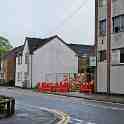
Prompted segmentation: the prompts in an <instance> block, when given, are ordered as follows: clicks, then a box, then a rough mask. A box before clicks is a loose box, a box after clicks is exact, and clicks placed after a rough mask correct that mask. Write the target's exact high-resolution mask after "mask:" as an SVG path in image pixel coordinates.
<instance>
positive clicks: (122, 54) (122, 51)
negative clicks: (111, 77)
mask: <svg viewBox="0 0 124 124" xmlns="http://www.w3.org/2000/svg"><path fill="white" fill-rule="evenodd" d="M120 63H124V48H123V49H120Z"/></svg>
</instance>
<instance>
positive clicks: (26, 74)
mask: <svg viewBox="0 0 124 124" xmlns="http://www.w3.org/2000/svg"><path fill="white" fill-rule="evenodd" d="M27 77H28V73H27V72H24V80H27Z"/></svg>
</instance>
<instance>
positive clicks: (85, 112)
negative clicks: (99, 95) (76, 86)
mask: <svg viewBox="0 0 124 124" xmlns="http://www.w3.org/2000/svg"><path fill="white" fill-rule="evenodd" d="M0 94H1V95H2V94H4V95H9V96H14V97H15V99H16V105H17V106H18V105H19V106H23V107H24V108H29V109H32V110H33V111H39V110H40V107H46V108H50V109H56V110H60V111H63V112H66V113H68V115H69V116H70V124H124V105H121V104H112V103H103V102H94V101H89V100H84V99H79V98H71V97H66V96H56V95H50V94H42V93H37V92H33V91H31V90H23V89H19V88H10V89H7V88H4V87H0ZM22 116H23V115H22ZM26 116H28V115H26ZM0 122H1V121H0ZM0 124H3V123H0ZM11 124H12V123H11ZM23 124H24V123H23ZM27 124H28V123H27ZM29 124H32V123H29Z"/></svg>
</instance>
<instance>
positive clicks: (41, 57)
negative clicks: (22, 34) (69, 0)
mask: <svg viewBox="0 0 124 124" xmlns="http://www.w3.org/2000/svg"><path fill="white" fill-rule="evenodd" d="M72 70H73V72H75V73H77V72H78V56H77V54H76V52H75V51H74V50H73V49H71V48H70V47H69V45H67V44H66V43H65V42H64V41H63V40H62V39H61V38H59V37H58V36H53V37H50V38H46V39H39V38H26V39H25V43H24V47H23V50H22V51H20V52H19V53H18V54H17V57H16V78H15V79H16V81H15V82H16V83H15V85H16V86H18V87H24V86H25V87H27V88H31V87H34V86H36V84H37V83H38V82H39V81H41V80H45V74H47V73H68V72H72Z"/></svg>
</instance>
